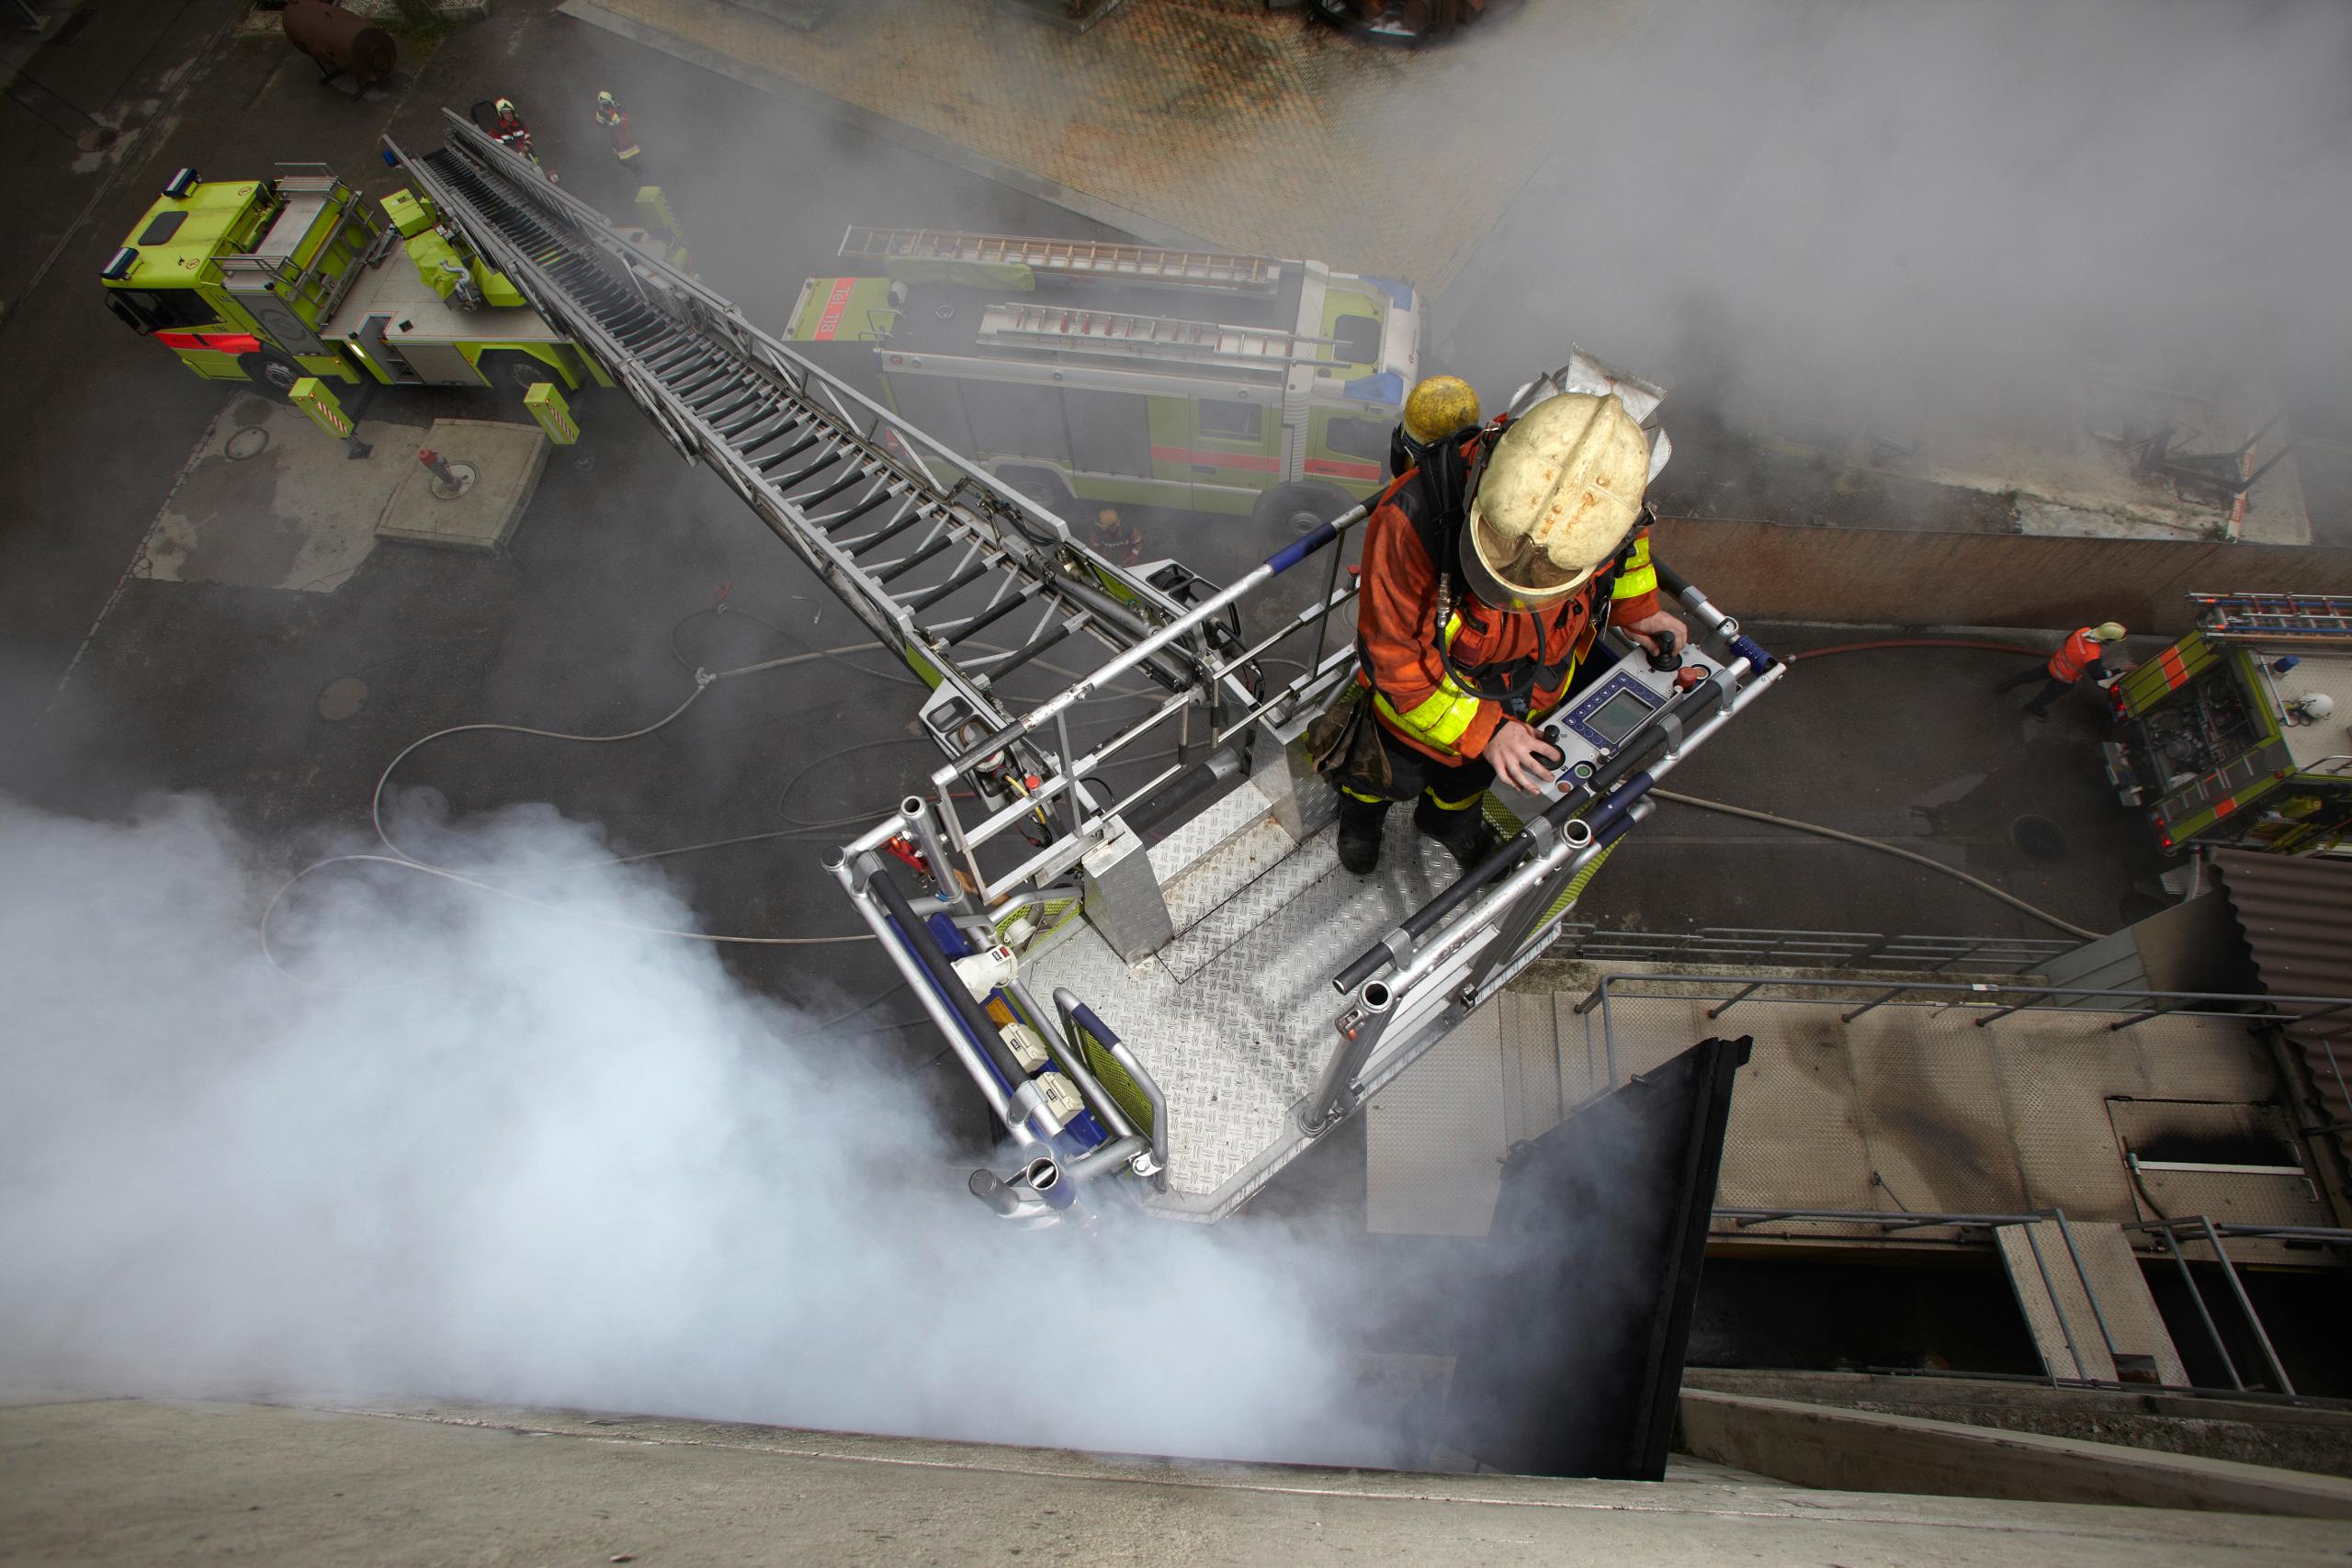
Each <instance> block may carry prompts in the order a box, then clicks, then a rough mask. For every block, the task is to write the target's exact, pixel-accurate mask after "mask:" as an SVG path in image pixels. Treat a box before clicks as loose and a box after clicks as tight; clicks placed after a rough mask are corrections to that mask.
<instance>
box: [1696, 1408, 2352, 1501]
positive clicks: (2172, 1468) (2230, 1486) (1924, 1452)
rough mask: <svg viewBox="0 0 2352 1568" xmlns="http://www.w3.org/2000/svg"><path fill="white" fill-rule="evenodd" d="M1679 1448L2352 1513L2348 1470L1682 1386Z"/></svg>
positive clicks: (1742, 1461) (1998, 1492)
mask: <svg viewBox="0 0 2352 1568" xmlns="http://www.w3.org/2000/svg"><path fill="white" fill-rule="evenodd" d="M1681 1439H1682V1440H1681V1443H1680V1445H1679V1446H1680V1448H1681V1449H1682V1450H1683V1451H1684V1452H1686V1453H1689V1454H1691V1455H1693V1456H1694V1457H1696V1458H1699V1459H1703V1460H1709V1461H1713V1462H1714V1463H1717V1464H1724V1465H1730V1466H1732V1467H1733V1468H1735V1469H1737V1470H1747V1471H1753V1472H1756V1473H1758V1474H1759V1475H1772V1476H1777V1477H1779V1478H1780V1479H1781V1480H1782V1481H1789V1482H1793V1483H1796V1484H1797V1485H1800V1486H1819V1487H1826V1488H1831V1489H1834V1490H1838V1491H1851V1492H1908V1493H1924V1494H1927V1495H1940V1496H1967V1497H2007V1498H2012V1499H2015V1500H2018V1501H2030V1502H2039V1503H2108V1504H2119V1503H2120V1504H2124V1505H2127V1506H2134V1507H2143V1508H2188V1509H2212V1510H2218V1511H2222V1512H2226V1513H2243V1514H2286V1515H2293V1516H2299V1517H2306V1518H2330V1519H2346V1518H2352V1481H2344V1480H2340V1479H2338V1478H2336V1477H2335V1476H2330V1475H2313V1474H2311V1473H2309V1472H2303V1471H2294V1470H2278V1469H2274V1468H2272V1467H2270V1466H2267V1465H2259V1464H2241V1463H2237V1462H2235V1461H2230V1460H2220V1459H2203V1458H2199V1457H2196V1456H2192V1455H2188V1454H2176V1453H2162V1452H2155V1451H2151V1450H2145V1449H2128V1448H2123V1447H2120V1446H2119V1445H2116V1444H2113V1443H2101V1442H2089V1441H2086V1440H2084V1439H2082V1438H2053V1437H2045V1436H2042V1435H2041V1434H2039V1433H2033V1432H2010V1431H2000V1430H1996V1429H1993V1428H1990V1427H1970V1426H1962V1425H1960V1424H1959V1423H1957V1422H1951V1421H1935V1420H1923V1419H1921V1418H1919V1417H1917V1416H1893V1415H1883V1414H1880V1413H1877V1412H1873V1411H1861V1410H1841V1409H1838V1408H1836V1407H1834V1406H1831V1405H1825V1404H1800V1403H1798V1402H1797V1401H1794V1400H1787V1399H1766V1398H1758V1397H1756V1396H1754V1395H1750V1394H1740V1393H1717V1392H1714V1391H1713V1390H1708V1389H1697V1388H1685V1389H1684V1390H1683V1391H1682V1404H1681Z"/></svg>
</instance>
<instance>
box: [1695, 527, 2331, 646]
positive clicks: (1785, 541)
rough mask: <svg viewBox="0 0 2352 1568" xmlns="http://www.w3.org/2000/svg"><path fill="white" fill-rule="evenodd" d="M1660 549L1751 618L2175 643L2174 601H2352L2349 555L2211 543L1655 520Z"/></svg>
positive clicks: (2183, 621) (2179, 608) (2183, 623)
mask: <svg viewBox="0 0 2352 1568" xmlns="http://www.w3.org/2000/svg"><path fill="white" fill-rule="evenodd" d="M1653 539H1654V541H1655V543H1656V545H1657V552H1658V554H1659V555H1660V556H1661V557H1662V558H1665V559H1666V560H1667V561H1668V562H1670V563H1671V564H1672V565H1673V567H1674V570H1677V571H1679V572H1680V573H1681V574H1682V575H1683V576H1685V577H1687V578H1689V579H1690V580H1691V581H1693V582H1695V583H1698V584H1699V585H1700V586H1702V587H1703V588H1704V589H1706V591H1707V594H1708V596H1709V597H1710V598H1712V599H1713V600H1714V602H1715V603H1716V604H1720V605H1722V606H1723V607H1724V609H1726V610H1728V611H1730V612H1731V613H1732V614H1734V615H1739V616H1742V617H1744V618H1747V619H1752V620H1790V621H1841V622H1851V623H1857V624H1863V625H1892V626H2039V627H2072V626H2082V625H2085V624H2086V623H2091V622H2098V621H2104V620H2119V621H2121V622H2122V623H2123V624H2124V625H2126V626H2130V627H2131V629H2132V631H2134V632H2161V633H2163V634H2165V635H2166V636H2172V637H2177V636H2178V635H2179V634H2180V633H2182V632H2185V631H2187V630H2188V628H2189V626H2190V624H2191V621H2192V618H2193V617H2192V616H2191V615H2189V612H2188V604H2187V603H2186V601H2185V600H2184V599H2183V597H2182V596H2183V595H2184V594H2187V593H2189V592H2204V593H2226V592H2243V591H2260V592H2269V593H2283V592H2301V593H2343V594H2352V549H2346V548H2340V547H2321V546H2292V545H2245V544H2238V545H2233V544H2226V543H2222V542H2221V541H2218V540H2208V541H2174V540H2169V539H2095V538H2052V537H2049V536H2042V535H2028V534H1927V533H1918V532H1914V531H1907V530H1903V529H1894V528H1886V529H1871V528H1807V527H1800V526H1795V525H1789V524H1781V523H1763V522H1747V521H1722V520H1716V519H1709V518H1687V517H1674V518H1664V519H1661V520H1660V521H1659V523H1658V525H1657V528H1656V529H1655V530H1653Z"/></svg>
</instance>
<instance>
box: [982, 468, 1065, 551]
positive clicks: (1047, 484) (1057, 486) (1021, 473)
mask: <svg viewBox="0 0 2352 1568" xmlns="http://www.w3.org/2000/svg"><path fill="white" fill-rule="evenodd" d="M996 477H997V479H998V482H1000V483H1001V484H1002V485H1003V486H1004V488H1005V489H1007V490H1009V491H1013V492H1014V493H1015V494H1017V495H1022V496H1025V497H1027V498H1028V499H1029V500H1031V501H1034V502H1036V503H1037V504H1038V505H1040V506H1042V507H1044V508H1045V509H1046V511H1048V512H1050V513H1053V514H1054V515H1055V516H1057V517H1058V518H1060V519H1061V520H1062V521H1063V522H1065V523H1069V525H1070V526H1071V527H1073V528H1075V527H1077V526H1078V525H1077V524H1076V523H1075V522H1073V521H1072V519H1073V518H1075V517H1076V516H1077V513H1078V497H1077V496H1076V495H1074V494H1072V493H1071V491H1070V488H1069V485H1068V484H1066V483H1064V482H1063V480H1062V477H1061V475H1059V474H1057V473H1055V472H1054V471H1053V470H1052V469H1050V468H1032V467H1029V466H1028V465H1026V464H1023V465H1019V466H1016V467H1009V468H999V469H998V470H997V471H996ZM1022 531H1023V533H1027V534H1031V535H1032V536H1034V537H1035V538H1036V539H1037V541H1038V543H1040V544H1046V543H1049V542H1050V540H1048V539H1047V538H1046V536H1045V535H1044V533H1043V530H1042V529H1031V528H1028V527H1026V526H1024V527H1023V530H1022Z"/></svg>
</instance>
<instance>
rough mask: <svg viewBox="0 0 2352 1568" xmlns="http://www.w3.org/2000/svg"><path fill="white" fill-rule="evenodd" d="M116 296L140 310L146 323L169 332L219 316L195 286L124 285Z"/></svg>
mask: <svg viewBox="0 0 2352 1568" xmlns="http://www.w3.org/2000/svg"><path fill="white" fill-rule="evenodd" d="M117 298H119V299H121V300H122V302H123V303H124V304H126V305H128V306H130V308H131V309H132V310H135V311H137V312H138V313H139V315H140V317H141V320H143V321H146V323H147V325H148V326H149V327H150V328H152V329H155V330H159V331H166V332H168V331H169V330H171V329H172V328H174V327H200V326H205V325H207V324H209V322H211V321H216V320H218V319H219V318H218V317H217V316H216V315H215V314H214V312H213V310H212V307H211V306H209V305H208V304H206V303H205V302H204V296H203V295H201V294H198V292H197V291H196V290H195V289H193V288H163V289H156V288H125V289H121V290H119V291H118V293H117Z"/></svg>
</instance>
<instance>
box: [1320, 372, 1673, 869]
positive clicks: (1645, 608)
mask: <svg viewBox="0 0 2352 1568" xmlns="http://www.w3.org/2000/svg"><path fill="white" fill-rule="evenodd" d="M1649 459H1650V454H1649V442H1648V439H1647V437H1645V435H1644V434H1643V433H1642V430H1641V427H1640V426H1639V425H1638V424H1637V423H1634V418H1633V416H1632V415H1631V414H1629V413H1627V412H1626V411H1625V406H1624V404H1623V402H1621V401H1619V400H1618V399H1617V398H1615V397H1614V396H1610V397H1591V396H1588V395H1586V394H1583V393H1576V392H1570V393H1563V394H1561V395H1559V396H1556V397H1553V398H1548V399H1546V400H1544V401H1543V402H1540V403H1538V404H1536V405H1535V406H1534V407H1533V408H1532V409H1530V410H1529V411H1528V412H1526V413H1525V414H1523V415H1521V417H1520V418H1518V419H1517V420H1504V421H1498V422H1497V423H1494V424H1491V425H1487V426H1484V427H1482V426H1481V425H1480V423H1479V409H1478V397H1477V394H1476V392H1474V391H1473V390H1471V389H1470V388H1469V386H1468V385H1466V384H1465V383H1464V382H1463V381H1461V380H1459V379H1457V378H1454V377H1452V376H1436V377H1431V378H1429V379H1428V380H1425V381H1423V382H1421V383H1420V384H1419V386H1417V387H1415V388H1414V389H1413V390H1412V393H1411V395H1410V396H1409V397H1408V398H1407V399H1406V401H1405V410H1404V420H1403V423H1400V424H1399V425H1398V426H1397V432H1396V434H1395V437H1394V439H1393V442H1392V446H1391V454H1390V467H1391V468H1393V469H1394V470H1395V471H1396V472H1397V475H1398V478H1397V479H1396V481H1395V482H1394V483H1392V484H1391V485H1390V486H1389V488H1388V490H1387V491H1385V492H1384V493H1383V495H1382V497H1381V500H1380V502H1379V504H1378V505H1377V507H1376V508H1375V509H1374V512H1373V513H1372V516H1371V518H1370V520H1369V521H1368V522H1367V523H1366V525H1365V527H1364V540H1363V596H1362V598H1361V600H1360V601H1359V603H1358V606H1357V628H1358V629H1357V641H1356V660H1357V671H1356V680H1355V684H1354V685H1353V686H1351V687H1350V688H1348V689H1347V690H1345V691H1343V692H1342V693H1341V694H1340V700H1339V701H1338V702H1337V703H1335V704H1334V705H1333V706H1332V708H1331V709H1330V711H1329V712H1328V713H1326V714H1325V715H1324V716H1322V717H1321V718H1320V719H1318V720H1317V724H1316V728H1315V729H1314V731H1313V732H1312V733H1311V734H1310V735H1309V737H1308V744H1309V746H1310V748H1311V749H1312V750H1313V751H1314V754H1315V759H1316V765H1317V767H1318V768H1320V769H1321V770H1322V771H1323V772H1324V773H1327V774H1329V776H1330V778H1331V781H1332V783H1333V784H1336V785H1337V786H1338V788H1339V792H1340V835H1339V852H1340V864H1342V865H1344V866H1346V867H1347V868H1348V869H1349V870H1350V871H1351V872H1355V873H1357V874H1363V873H1367V872H1370V871H1371V870H1372V869H1373V868H1374V866H1376V865H1377V864H1378V863H1379V861H1380V842H1381V835H1382V829H1383V827H1384V825H1385V821H1386V818H1387V816H1388V808H1389V807H1390V805H1391V804H1392V803H1395V802H1398V801H1405V800H1410V801H1413V802H1415V805H1414V807H1413V825H1414V826H1415V827H1416V828H1418V829H1420V830H1421V831H1422V832H1424V833H1426V834H1428V835H1429V836H1430V838H1432V839H1435V840H1437V841H1438V842H1439V843H1441V844H1442V845H1444V846H1445V848H1446V849H1447V850H1448V851H1450V852H1452V853H1453V856H1454V857H1455V858H1456V859H1457V860H1459V861H1461V862H1462V863H1463V864H1464V866H1465V867H1466V866H1468V865H1471V864H1474V863H1476V861H1477V860H1478V859H1479V858H1480V857H1481V856H1482V855H1484V854H1485V853H1486V852H1487V851H1488V850H1490V849H1491V848H1492V847H1493V844H1494V840H1493V836H1492V835H1491V834H1490V833H1489V832H1488V830H1487V828H1486V826H1485V824H1484V821H1483V819H1482V816H1481V813H1480V811H1479V809H1478V806H1479V801H1480V800H1481V798H1482V797H1483V796H1484V795H1486V792H1487V785H1488V784H1491V783H1492V782H1493V781H1494V780H1495V779H1496V778H1497V777H1498V776H1499V777H1500V778H1501V779H1502V781H1503V782H1504V783H1505V784H1510V785H1511V786H1512V787H1514V788H1517V789H1521V790H1524V791H1527V792H1529V793H1531V794H1532V793H1534V792H1536V791H1539V790H1541V789H1542V788H1543V787H1544V785H1545V784H1546V783H1547V782H1548V781H1549V778H1550V774H1549V773H1548V772H1547V764H1548V765H1550V766H1556V765H1557V764H1558V761H1559V753H1558V752H1557V751H1556V750H1555V749H1554V748H1553V747H1552V746H1551V745H1550V744H1549V743H1548V742H1546V741H1545V740H1544V739H1543V738H1542V737H1541V736H1540V735H1539V734H1537V732H1536V730H1535V728H1534V725H1535V723H1536V722H1539V721H1541V720H1542V719H1543V717H1544V716H1545V715H1546V714H1548V713H1550V712H1551V711H1552V710H1553V709H1554V708H1555V707H1557V706H1558V705H1559V704H1560V702H1561V699H1562V698H1563V697H1565V696H1566V694H1568V693H1569V692H1571V691H1573V690H1577V689H1579V688H1581V687H1582V686H1583V685H1585V684H1586V683H1588V682H1589V681H1590V680H1591V679H1592V678H1594V677H1595V676H1597V675H1599V674H1600V671H1602V670H1604V669H1606V668H1607V666H1608V665H1609V664H1611V663H1613V662H1614V658H1613V656H1612V655H1611V653H1610V652H1609V650H1608V649H1601V651H1600V655H1599V657H1598V658H1596V657H1595V654H1594V649H1595V648H1596V647H1597V646H1598V645H1599V644H1600V634H1601V632H1602V630H1603V629H1604V628H1605V627H1607V626H1617V627H1619V628H1620V629H1622V630H1623V631H1625V632H1626V633H1628V634H1630V635H1631V636H1632V637H1634V639H1635V640H1636V641H1638V642H1640V643H1641V644H1642V645H1643V646H1644V647H1645V648H1648V649H1652V650H1653V651H1657V650H1658V649H1660V647H1661V644H1663V646H1664V647H1665V648H1667V649H1671V648H1672V647H1674V646H1675V645H1676V644H1677V643H1679V641H1681V640H1682V639H1683V638H1684V637H1686V636H1687V631H1686V628H1685V627H1684V626H1683V624H1682V622H1681V621H1680V620H1679V619H1677V618H1676V617H1675V616H1673V615H1669V614H1667V613H1666V612H1664V611H1662V610H1660V609H1659V608H1658V596H1657V572H1656V570H1653V569H1652V567H1651V565H1650V557H1649V531H1648V528H1647V525H1646V524H1647V516H1648V514H1647V512H1646V510H1645V506H1644V503H1643V492H1644V491H1645V489H1646V488H1647V485H1648V480H1649Z"/></svg>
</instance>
